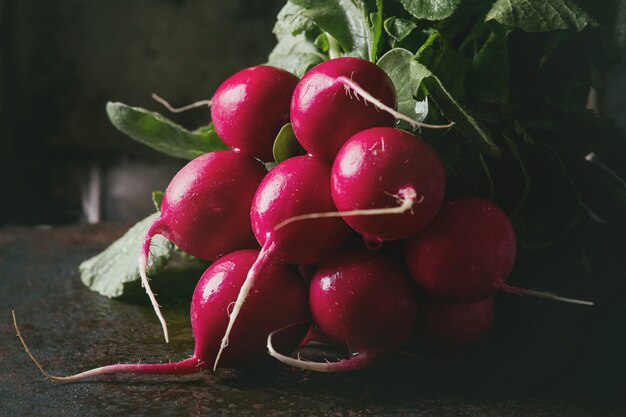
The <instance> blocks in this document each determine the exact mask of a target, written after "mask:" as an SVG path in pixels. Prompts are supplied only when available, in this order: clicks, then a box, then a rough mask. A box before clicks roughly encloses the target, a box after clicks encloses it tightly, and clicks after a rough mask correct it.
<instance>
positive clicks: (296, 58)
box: [267, 32, 328, 78]
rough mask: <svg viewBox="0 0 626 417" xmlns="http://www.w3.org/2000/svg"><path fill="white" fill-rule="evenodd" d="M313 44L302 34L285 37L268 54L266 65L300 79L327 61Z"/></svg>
mask: <svg viewBox="0 0 626 417" xmlns="http://www.w3.org/2000/svg"><path fill="white" fill-rule="evenodd" d="M313 42H314V41H310V40H309V39H308V38H307V35H306V33H304V32H303V33H300V34H298V35H285V36H283V37H282V38H281V39H280V40H279V41H278V44H277V45H276V46H275V47H274V50H273V51H272V52H271V53H270V56H269V58H268V62H267V63H268V65H272V66H275V67H278V68H282V69H284V70H287V71H289V72H291V73H292V74H294V75H295V76H297V77H299V78H300V77H302V76H303V75H304V73H305V72H307V71H308V70H309V69H310V68H311V67H313V66H315V65H317V64H319V63H320V62H323V61H324V60H326V59H328V57H327V56H326V55H324V54H322V53H321V52H320V51H319V50H318V49H317V48H316V47H315V44H314V43H313Z"/></svg>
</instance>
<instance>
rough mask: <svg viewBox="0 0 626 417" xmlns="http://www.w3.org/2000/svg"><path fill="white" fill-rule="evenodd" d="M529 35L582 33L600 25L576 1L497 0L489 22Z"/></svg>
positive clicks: (488, 16) (489, 16)
mask: <svg viewBox="0 0 626 417" xmlns="http://www.w3.org/2000/svg"><path fill="white" fill-rule="evenodd" d="M489 20H495V21H497V22H498V23H500V24H503V25H505V26H508V27H512V28H519V29H522V30H525V31H526V32H549V31H553V30H560V29H571V30H575V31H581V30H583V29H584V28H585V27H587V26H596V25H597V24H598V23H597V22H596V20H595V19H594V18H593V17H591V16H590V15H589V14H588V13H587V12H586V11H585V10H584V9H582V8H581V7H580V6H579V5H578V3H577V2H576V1H574V0H496V2H495V3H494V4H493V6H492V7H491V10H489V13H487V16H486V17H485V21H489Z"/></svg>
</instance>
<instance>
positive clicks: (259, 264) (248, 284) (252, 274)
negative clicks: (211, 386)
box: [213, 237, 277, 371]
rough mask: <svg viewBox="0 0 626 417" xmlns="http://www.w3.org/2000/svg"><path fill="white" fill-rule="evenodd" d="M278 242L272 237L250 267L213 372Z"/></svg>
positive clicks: (272, 256)
mask: <svg viewBox="0 0 626 417" xmlns="http://www.w3.org/2000/svg"><path fill="white" fill-rule="evenodd" d="M276 247H277V246H276V242H275V241H274V239H272V237H270V238H269V239H268V240H267V241H266V242H265V245H263V248H261V252H259V256H258V257H257V258H256V261H254V264H252V266H251V267H250V270H249V271H248V274H247V275H246V280H245V281H244V282H243V285H242V286H241V289H240V290H239V294H238V295H237V300H236V301H235V305H234V307H233V310H232V312H231V313H230V314H229V315H230V318H229V320H228V326H227V327H226V332H225V333H224V337H223V338H222V343H221V345H220V350H219V351H218V352H217V356H216V357H215V363H214V364H213V371H215V370H217V365H218V364H219V361H220V358H221V356H222V352H223V351H224V349H226V347H227V346H228V338H229V337H230V333H231V331H232V330H233V326H234V325H235V321H237V316H239V312H240V311H241V307H242V306H243V304H244V303H245V301H246V298H248V294H250V290H252V286H253V285H254V281H255V280H256V278H257V277H258V275H259V273H260V272H261V271H262V270H263V269H264V268H265V267H266V266H267V264H268V263H269V262H271V261H272V259H273V258H274V252H275V250H276Z"/></svg>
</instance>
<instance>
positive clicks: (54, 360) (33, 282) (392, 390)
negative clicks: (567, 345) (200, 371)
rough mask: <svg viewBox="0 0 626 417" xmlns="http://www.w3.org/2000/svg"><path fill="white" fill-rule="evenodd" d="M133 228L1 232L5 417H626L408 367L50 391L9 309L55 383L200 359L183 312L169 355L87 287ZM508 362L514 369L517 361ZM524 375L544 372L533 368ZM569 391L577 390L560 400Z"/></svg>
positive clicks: (270, 372) (174, 318) (610, 401)
mask: <svg viewBox="0 0 626 417" xmlns="http://www.w3.org/2000/svg"><path fill="white" fill-rule="evenodd" d="M127 226H128V225H99V226H71V227H63V228H53V229H28V228H5V229H0V362H1V363H2V366H0V415H1V416H59V415H63V416H68V417H71V416H96V417H97V416H107V417H108V416H112V415H119V416H151V417H158V416H174V415H176V416H200V415H202V416H230V415H233V416H256V415H262V416H350V417H358V416H413V415H419V416H446V417H454V416H467V415H477V416H487V417H490V416H507V417H510V416H590V415H597V416H612V415H614V416H622V415H625V414H626V408H625V407H624V404H623V403H620V402H618V401H619V400H620V398H619V396H618V397H615V398H612V397H601V396H598V395H597V390H593V389H592V388H593V386H594V385H596V386H597V385H599V384H601V383H602V381H599V380H595V381H593V383H587V384H585V386H583V387H579V388H582V390H574V389H573V388H572V387H571V386H569V385H568V384H567V383H565V382H566V381H564V379H565V378H563V380H557V384H553V385H554V386H553V387H552V388H553V389H551V390H546V389H545V388H544V389H538V388H534V389H531V388H528V387H527V388H526V389H523V388H520V386H518V385H515V384H511V383H510V381H509V380H514V379H520V378H521V379H522V380H523V379H524V378H525V377H524V374H523V373H520V374H511V375H508V376H507V377H506V378H504V379H493V378H494V375H497V370H496V369H492V370H490V372H484V373H483V374H481V375H472V374H468V372H470V371H471V369H472V368H471V367H458V368H457V370H456V371H454V372H451V371H450V370H448V371H447V374H446V376H445V379H442V378H435V375H434V374H433V372H434V371H436V370H437V369H438V368H437V367H435V366H433V365H432V363H431V362H429V361H426V360H424V359H420V360H417V359H411V358H409V357H406V356H401V355H398V356H396V357H393V358H390V359H389V360H386V361H383V362H381V363H380V364H378V365H377V366H374V367H372V368H371V369H369V370H366V371H364V372H359V373H353V374H344V375H319V374H308V373H302V372H292V371H291V370H289V369H285V368H284V367H282V366H278V365H276V366H271V367H269V368H266V369H264V370H263V371H256V372H252V371H248V372H234V371H228V370H222V371H220V372H218V373H216V374H210V373H207V374H205V375H196V376H188V377H183V378H173V377H158V376H151V377H137V376H129V375H121V376H104V377H100V378H97V379H95V378H94V379H92V380H89V381H84V382H79V383H57V382H53V381H49V380H46V379H45V378H44V377H43V376H42V375H41V373H39V371H38V370H37V368H36V367H35V365H34V364H33V363H32V362H31V361H30V360H29V358H28V357H27V355H26V354H25V352H24V351H23V350H22V347H21V345H20V344H19V341H18V339H17V338H16V337H15V331H14V329H13V327H12V322H11V309H14V310H15V311H16V313H17V317H18V321H19V323H20V328H21V331H22V333H23V335H24V337H25V338H26V340H27V342H28V343H29V345H30V347H31V349H32V351H33V353H34V354H35V355H36V356H37V357H38V358H39V359H40V361H41V362H42V364H43V366H44V367H45V368H46V369H47V370H48V371H49V372H51V373H54V374H59V375H66V374H70V373H74V372H78V371H82V370H85V369H88V368H91V367H95V366H99V365H104V364H108V363H116V362H134V361H139V360H141V361H142V362H148V361H150V362H159V361H168V360H172V361H175V360H178V359H182V358H185V357H187V356H189V355H190V354H191V352H192V349H193V341H192V338H191V331H190V326H189V319H188V315H187V308H188V307H187V305H185V304H184V303H183V305H180V304H167V305H165V308H164V313H165V315H166V317H167V318H168V321H169V322H170V323H171V324H170V325H171V335H172V343H170V345H166V344H164V342H163V340H162V337H161V333H160V327H159V325H158V323H157V321H156V319H155V317H154V315H153V313H152V311H151V308H150V307H149V306H147V305H144V304H129V303H122V302H120V301H115V300H108V299H106V298H103V297H101V296H99V295H97V294H95V293H92V292H90V291H89V290H88V289H87V288H86V287H84V286H83V284H82V283H81V281H80V279H79V276H78V271H77V267H78V264H79V263H80V262H81V261H82V260H84V259H85V258H87V257H89V256H91V255H93V254H95V253H97V252H98V251H100V250H102V249H103V248H104V247H105V246H106V245H107V244H108V243H110V242H111V241H112V240H113V239H114V238H116V237H117V236H119V235H121V234H122V233H123V232H124V230H125V229H126V228H127ZM507 354H508V355H510V357H513V352H508V353H507ZM483 364H484V363H483ZM495 365H496V366H497V364H495ZM519 366H520V368H523V367H526V368H531V371H532V372H537V370H536V369H532V368H533V366H534V365H533V364H532V363H523V364H519ZM573 366H578V364H573ZM490 378H491V379H490ZM468 381H474V383H471V382H468ZM500 381H504V382H502V383H501V382H500ZM507 381H508V382H509V383H507ZM498 385H500V386H498ZM563 386H568V387H569V388H568V389H566V390H560V389H559V387H563ZM586 390H588V392H587V391H586ZM592 392H593V393H595V394H591V393H592Z"/></svg>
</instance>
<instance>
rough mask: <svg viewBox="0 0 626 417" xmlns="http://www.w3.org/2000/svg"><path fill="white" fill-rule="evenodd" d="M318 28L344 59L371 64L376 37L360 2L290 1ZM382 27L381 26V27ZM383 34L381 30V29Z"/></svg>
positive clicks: (360, 0)
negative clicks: (334, 43) (333, 40)
mask: <svg viewBox="0 0 626 417" xmlns="http://www.w3.org/2000/svg"><path fill="white" fill-rule="evenodd" d="M292 2H293V3H294V4H296V5H298V6H300V7H302V8H304V9H305V11H304V12H303V14H304V15H305V16H306V17H307V18H309V19H311V20H312V21H313V22H315V24H316V25H317V27H318V28H320V29H321V30H323V31H324V32H328V33H329V34H330V35H332V36H333V37H334V38H335V39H337V41H338V42H339V44H340V45H341V47H342V48H343V50H344V51H345V53H346V54H347V55H351V56H357V57H360V58H363V59H367V60H373V59H374V55H375V53H376V46H375V43H376V41H377V36H376V33H374V30H373V28H372V23H371V21H370V17H369V12H368V10H367V7H366V5H365V2H364V1H362V0H292ZM381 26H382V25H381ZM381 30H382V28H381Z"/></svg>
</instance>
